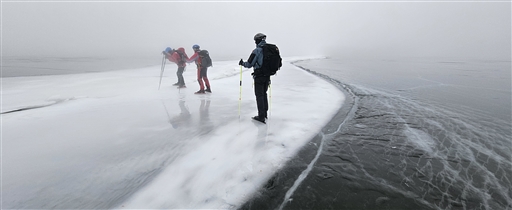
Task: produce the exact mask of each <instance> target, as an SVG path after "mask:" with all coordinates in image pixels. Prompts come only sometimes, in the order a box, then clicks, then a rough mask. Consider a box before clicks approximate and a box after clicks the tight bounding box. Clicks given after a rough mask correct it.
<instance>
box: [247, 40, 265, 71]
mask: <svg viewBox="0 0 512 210" xmlns="http://www.w3.org/2000/svg"><path fill="white" fill-rule="evenodd" d="M265 44H267V42H265V40H263V41H261V42H260V43H259V44H257V45H256V49H254V50H253V51H252V53H251V55H250V56H249V59H248V60H247V62H244V63H243V64H242V66H244V67H245V68H251V67H254V73H255V74H256V73H257V72H258V71H259V69H260V68H261V66H262V64H263V49H262V48H261V47H262V46H263V45H265Z"/></svg>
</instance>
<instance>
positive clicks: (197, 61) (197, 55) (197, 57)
mask: <svg viewBox="0 0 512 210" xmlns="http://www.w3.org/2000/svg"><path fill="white" fill-rule="evenodd" d="M193 61H195V62H196V65H197V68H199V67H200V66H201V57H200V56H199V51H196V52H195V53H194V55H192V57H190V58H189V59H187V63H192V62H193Z"/></svg>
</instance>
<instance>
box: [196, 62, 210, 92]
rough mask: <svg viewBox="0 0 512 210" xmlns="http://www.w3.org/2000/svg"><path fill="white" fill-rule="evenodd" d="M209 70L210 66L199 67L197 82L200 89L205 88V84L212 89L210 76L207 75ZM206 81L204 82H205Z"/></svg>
mask: <svg viewBox="0 0 512 210" xmlns="http://www.w3.org/2000/svg"><path fill="white" fill-rule="evenodd" d="M207 71H208V67H202V68H198V69H197V82H199V89H200V90H204V86H205V85H206V89H208V90H209V89H210V81H209V80H208V76H206V74H207ZM203 81H204V83H203Z"/></svg>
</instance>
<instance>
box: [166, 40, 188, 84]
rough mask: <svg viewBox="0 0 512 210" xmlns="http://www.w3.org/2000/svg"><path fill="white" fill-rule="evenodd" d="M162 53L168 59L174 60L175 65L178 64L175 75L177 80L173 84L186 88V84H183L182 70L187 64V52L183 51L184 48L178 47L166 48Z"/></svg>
mask: <svg viewBox="0 0 512 210" xmlns="http://www.w3.org/2000/svg"><path fill="white" fill-rule="evenodd" d="M169 49H170V50H169ZM162 53H163V54H165V55H166V57H167V59H168V60H169V61H171V62H174V63H176V65H178V70H177V71H176V76H178V82H177V83H175V84H173V85H174V86H178V88H186V87H187V86H186V85H185V79H184V78H183V72H184V71H185V67H186V66H187V63H186V61H187V60H188V56H187V53H185V48H183V47H180V48H178V49H177V50H172V49H171V48H167V49H166V50H165V51H163V52H162Z"/></svg>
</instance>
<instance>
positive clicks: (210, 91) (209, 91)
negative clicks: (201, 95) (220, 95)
mask: <svg viewBox="0 0 512 210" xmlns="http://www.w3.org/2000/svg"><path fill="white" fill-rule="evenodd" d="M204 91H205V92H208V93H212V90H210V88H206V90H204Z"/></svg>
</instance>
